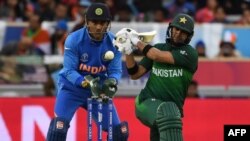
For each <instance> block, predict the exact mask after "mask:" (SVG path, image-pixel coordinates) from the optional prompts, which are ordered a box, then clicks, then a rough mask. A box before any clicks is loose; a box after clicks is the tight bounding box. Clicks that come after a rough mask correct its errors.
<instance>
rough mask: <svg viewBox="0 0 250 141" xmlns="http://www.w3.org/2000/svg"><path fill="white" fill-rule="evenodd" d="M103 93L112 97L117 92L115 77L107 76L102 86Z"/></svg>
mask: <svg viewBox="0 0 250 141" xmlns="http://www.w3.org/2000/svg"><path fill="white" fill-rule="evenodd" d="M102 90H103V92H104V94H105V95H106V96H108V97H110V98H112V97H113V96H114V95H115V93H116V92H117V82H116V79H115V78H108V79H106V80H105V81H104V83H103V88H102Z"/></svg>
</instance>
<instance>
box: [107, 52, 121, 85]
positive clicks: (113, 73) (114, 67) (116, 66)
mask: <svg viewBox="0 0 250 141" xmlns="http://www.w3.org/2000/svg"><path fill="white" fill-rule="evenodd" d="M114 54H115V57H114V59H113V60H112V61H111V62H110V64H109V65H108V68H107V74H108V78H115V79H116V80H117V82H118V81H119V80H120V79H121V76H122V60H121V58H122V54H121V52H119V51H117V50H116V51H115V52H114Z"/></svg>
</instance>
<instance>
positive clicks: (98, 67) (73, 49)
mask: <svg viewBox="0 0 250 141" xmlns="http://www.w3.org/2000/svg"><path fill="white" fill-rule="evenodd" d="M85 18H86V25H85V27H83V28H81V29H79V30H77V31H75V32H73V33H71V34H69V35H68V37H67V39H66V42H65V47H64V61H63V69H62V70H61V71H60V74H59V81H58V94H57V98H56V103H55V109H54V111H55V117H54V118H53V119H52V121H51V123H50V126H49V130H48V134H47V139H46V140H47V141H65V140H66V136H67V132H68V129H69V127H70V121H71V119H72V117H73V115H74V114H75V112H76V110H77V109H78V108H80V107H81V108H84V109H85V110H86V109H87V99H88V98H89V97H91V96H92V94H94V95H96V96H100V95H101V94H105V95H106V96H109V97H113V96H114V95H115V93H116V91H117V83H118V80H119V79H120V78H121V73H122V63H121V56H122V55H121V53H120V52H119V51H118V50H117V49H116V48H115V47H114V45H113V39H114V35H113V34H112V33H111V32H110V31H109V29H110V21H111V15H110V11H109V9H108V7H107V6H106V5H105V4H102V3H93V4H92V5H91V6H90V7H89V8H88V10H87V13H86V16H85ZM85 77H93V78H92V80H91V81H90V82H89V81H87V80H86V79H85ZM97 111H98V110H97V102H93V118H94V120H95V121H96V120H97V116H98V114H97ZM102 112H103V113H102V115H103V122H102V125H103V130H104V131H108V104H107V103H106V104H104V105H103V111H102ZM112 113H113V115H112V122H113V141H127V139H128V123H127V122H120V119H119V117H118V114H117V112H116V108H115V106H114V105H113V111H112ZM86 123H87V121H86ZM86 128H87V127H86ZM86 135H87V133H86ZM86 140H87V139H86Z"/></svg>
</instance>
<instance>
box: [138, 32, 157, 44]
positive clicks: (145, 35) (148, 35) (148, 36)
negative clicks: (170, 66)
mask: <svg viewBox="0 0 250 141" xmlns="http://www.w3.org/2000/svg"><path fill="white" fill-rule="evenodd" d="M155 35H156V31H155V30H153V31H149V32H141V33H138V36H139V38H140V40H141V41H143V42H146V43H149V42H151V41H152V40H153V39H154V37H155Z"/></svg>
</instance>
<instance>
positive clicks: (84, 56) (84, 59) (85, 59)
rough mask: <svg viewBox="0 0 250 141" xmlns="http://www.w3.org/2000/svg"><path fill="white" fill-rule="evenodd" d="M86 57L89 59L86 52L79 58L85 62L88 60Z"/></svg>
mask: <svg viewBox="0 0 250 141" xmlns="http://www.w3.org/2000/svg"><path fill="white" fill-rule="evenodd" d="M88 59H89V55H88V54H87V53H83V54H82V56H81V59H80V60H81V61H82V62H84V63H86V62H88Z"/></svg>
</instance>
